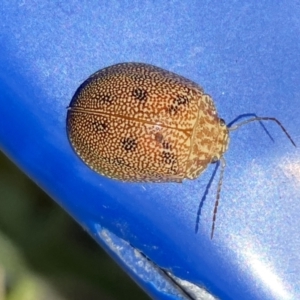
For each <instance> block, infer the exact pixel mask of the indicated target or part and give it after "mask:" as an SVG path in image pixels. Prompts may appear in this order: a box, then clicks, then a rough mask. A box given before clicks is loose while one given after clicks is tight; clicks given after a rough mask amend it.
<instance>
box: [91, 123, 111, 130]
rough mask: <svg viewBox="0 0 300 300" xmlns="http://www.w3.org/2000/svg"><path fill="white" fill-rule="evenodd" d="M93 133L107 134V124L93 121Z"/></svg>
mask: <svg viewBox="0 0 300 300" xmlns="http://www.w3.org/2000/svg"><path fill="white" fill-rule="evenodd" d="M92 126H93V129H94V131H97V132H108V124H107V123H106V122H105V121H94V122H92Z"/></svg>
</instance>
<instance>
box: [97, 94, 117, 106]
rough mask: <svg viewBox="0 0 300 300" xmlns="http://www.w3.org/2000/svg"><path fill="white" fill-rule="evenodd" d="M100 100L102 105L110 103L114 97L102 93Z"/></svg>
mask: <svg viewBox="0 0 300 300" xmlns="http://www.w3.org/2000/svg"><path fill="white" fill-rule="evenodd" d="M98 101H99V104H101V105H105V104H107V105H109V104H111V103H112V102H113V97H112V96H111V95H100V96H99V99H98Z"/></svg>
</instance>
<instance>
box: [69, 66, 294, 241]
mask: <svg viewBox="0 0 300 300" xmlns="http://www.w3.org/2000/svg"><path fill="white" fill-rule="evenodd" d="M253 121H274V122H276V123H277V124H278V125H279V126H280V127H281V129H282V130H283V132H284V133H285V134H286V136H287V137H288V138H289V140H290V141H291V142H292V144H293V145H294V146H296V145H295V143H294V141H293V140H292V138H291V137H290V135H289V134H288V132H287V131H286V130H285V128H284V127H283V126H282V124H281V123H280V122H279V121H278V120H277V119H275V118H270V117H253V118H250V119H248V120H246V121H244V122H241V123H239V124H237V125H235V126H233V127H228V126H226V124H225V122H224V120H223V119H220V118H219V117H218V114H217V111H216V108H215V105H214V102H213V100H212V98H211V97H210V96H209V95H207V94H205V93H204V91H203V89H202V88H201V87H200V86H199V85H198V84H196V83H194V82H192V81H190V80H188V79H186V78H184V77H182V76H179V75H176V74H174V73H171V72H169V71H166V70H163V69H161V68H158V67H155V66H152V65H148V64H143V63H121V64H116V65H113V66H110V67H107V68H104V69H102V70H100V71H98V72H96V73H95V74H93V75H91V76H90V77H89V78H88V79H87V80H86V81H85V82H84V83H82V84H81V86H80V87H79V88H78V89H77V91H76V93H75V95H74V96H73V98H72V100H71V103H70V106H69V107H68V116H67V131H68V136H69V139H70V142H71V144H72V146H73V147H74V149H75V151H76V153H77V154H78V155H79V157H80V158H81V159H82V160H83V161H84V162H85V163H86V164H87V165H88V166H89V167H90V168H92V169H93V170H95V171H96V172H98V173H100V174H101V175H104V176H107V177H109V178H113V179H118V180H122V181H131V182H182V181H183V179H186V178H187V179H195V178H197V177H198V176H199V175H200V174H201V173H202V172H203V171H204V170H205V169H206V168H207V166H208V165H209V164H210V163H213V162H217V161H220V163H221V173H220V178H219V183H218V189H217V195H216V202H215V208H214V213H213V221H212V228H211V238H213V234H214V228H215V221H216V215H217V208H218V204H219V199H220V192H221V186H222V181H223V174H224V169H225V159H224V156H223V155H224V153H225V152H226V150H227V148H228V143H229V131H233V130H236V129H237V128H239V127H240V126H242V125H245V124H247V123H250V122H253Z"/></svg>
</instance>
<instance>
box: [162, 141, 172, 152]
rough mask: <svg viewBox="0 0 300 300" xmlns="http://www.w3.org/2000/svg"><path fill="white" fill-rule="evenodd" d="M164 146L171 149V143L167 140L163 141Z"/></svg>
mask: <svg viewBox="0 0 300 300" xmlns="http://www.w3.org/2000/svg"><path fill="white" fill-rule="evenodd" d="M162 146H163V148H164V149H166V150H171V145H170V143H168V142H167V141H163V142H162Z"/></svg>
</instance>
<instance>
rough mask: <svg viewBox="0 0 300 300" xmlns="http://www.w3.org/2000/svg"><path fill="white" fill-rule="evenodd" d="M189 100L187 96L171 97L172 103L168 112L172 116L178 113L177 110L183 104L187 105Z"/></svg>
mask: <svg viewBox="0 0 300 300" xmlns="http://www.w3.org/2000/svg"><path fill="white" fill-rule="evenodd" d="M190 102H191V100H190V99H189V98H188V97H187V96H179V95H178V96H177V97H176V98H175V99H173V104H171V105H170V106H169V108H168V112H169V113H170V114H171V115H172V116H174V115H176V114H177V113H178V111H179V110H180V109H181V107H182V108H183V107H184V106H188V105H189V103H190Z"/></svg>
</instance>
